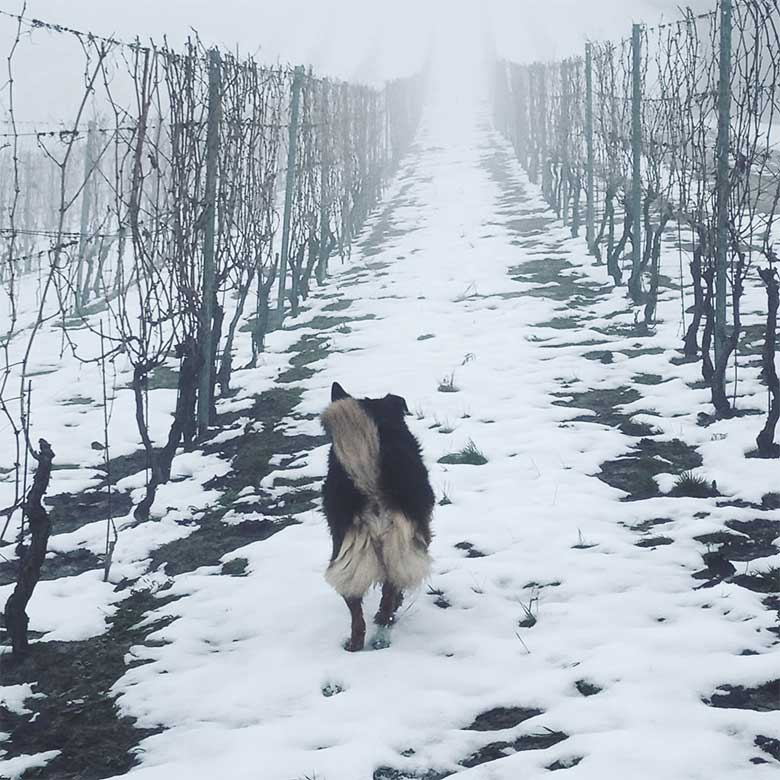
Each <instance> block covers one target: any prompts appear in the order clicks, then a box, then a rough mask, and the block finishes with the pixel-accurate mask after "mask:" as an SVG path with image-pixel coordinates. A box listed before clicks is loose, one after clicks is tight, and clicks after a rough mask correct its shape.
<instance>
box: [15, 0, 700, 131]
mask: <svg viewBox="0 0 780 780" xmlns="http://www.w3.org/2000/svg"><path fill="white" fill-rule="evenodd" d="M692 2H693V4H694V7H695V9H696V10H706V9H708V8H710V7H711V6H712V4H713V3H714V0H692ZM0 8H2V9H4V10H8V11H16V12H18V11H19V10H20V9H21V1H20V0H0ZM26 15H27V16H28V17H36V16H37V17H40V18H41V19H44V20H46V21H51V22H54V23H59V24H63V25H67V26H70V27H75V28H78V29H83V30H89V31H92V32H95V33H97V34H100V35H105V36H110V35H115V36H117V37H118V38H121V39H125V40H132V39H133V38H134V37H135V36H140V37H141V38H142V39H148V38H149V37H150V36H151V37H154V38H155V39H158V40H159V39H161V38H162V36H164V35H167V36H168V37H169V41H170V43H171V44H172V45H174V46H178V45H180V44H181V43H182V41H183V40H184V39H185V38H186V37H187V36H188V35H189V34H191V32H192V30H193V29H194V30H197V31H198V33H199V34H200V36H201V38H202V40H203V41H204V43H206V44H207V45H214V44H217V45H219V46H221V47H223V48H225V49H231V50H235V49H236V48H238V49H239V50H240V51H243V52H248V53H252V54H254V55H255V57H256V58H257V59H258V60H259V61H261V62H266V63H276V62H282V63H289V64H299V63H300V64H305V65H312V66H313V67H314V69H315V71H316V72H317V73H318V74H321V75H330V76H335V77H338V78H342V79H346V80H349V81H362V82H367V83H374V84H378V83H381V82H383V81H385V80H386V79H388V78H393V77H395V76H402V75H406V74H409V73H412V72H414V71H416V70H417V69H418V68H419V67H420V65H421V63H422V62H423V60H424V58H425V56H426V54H427V53H429V52H433V53H434V55H435V57H434V59H435V63H434V64H435V65H437V68H436V69H437V71H438V73H437V75H438V78H437V79H436V82H435V83H436V84H437V89H444V88H445V87H446V88H447V89H449V90H451V91H453V93H457V91H458V90H461V91H464V92H468V91H469V90H470V91H471V92H472V93H474V92H478V91H480V87H479V83H480V82H479V78H478V74H477V73H476V71H478V70H480V69H481V68H482V66H483V65H484V64H485V63H486V59H485V52H486V51H490V50H491V49H492V48H493V47H495V49H496V50H497V51H498V52H499V54H502V55H504V56H508V57H510V58H511V59H514V60H517V61H533V60H536V59H544V60H551V59H556V58H559V57H563V56H567V55H571V54H575V53H578V52H581V51H582V48H583V45H584V42H585V40H586V39H587V38H591V39H601V38H620V37H625V36H628V35H629V34H630V30H631V23H632V22H633V21H647V22H649V23H654V22H657V21H660V20H661V19H662V18H664V17H666V18H670V17H671V18H676V17H677V15H678V11H677V2H675V0H583V2H577V1H576V0H449V1H448V0H391V1H390V2H388V1H387V0H385V2H377V1H376V0H210V2H205V1H204V0H28V6H27V12H26ZM13 30H14V25H13V22H11V21H10V20H8V19H3V18H0V68H1V69H2V70H0V107H2V106H4V105H5V104H6V97H7V95H6V91H5V90H4V89H3V88H2V80H3V79H2V74H3V71H4V60H5V57H6V55H7V52H8V48H9V46H10V44H11V41H12V39H13V38H12V35H13ZM15 77H16V79H17V84H16V105H17V112H16V113H17V119H20V120H23V121H29V122H31V123H33V124H35V125H36V127H38V126H42V125H44V124H55V123H57V122H59V121H62V120H64V121H66V122H67V121H69V120H70V118H71V117H72V115H73V111H74V108H75V105H77V104H78V100H79V99H80V97H81V95H82V94H83V89H82V84H83V56H82V54H81V51H80V48H79V44H78V42H77V41H76V40H75V39H73V38H71V37H69V36H62V35H57V34H51V33H48V32H46V31H41V30H37V31H35V32H34V33H33V34H32V36H31V37H29V38H25V39H24V40H23V41H22V45H21V46H20V50H19V54H18V56H17V57H16V61H15ZM445 82H447V83H446V84H445ZM482 91H484V90H482ZM454 96H455V97H458V96H457V95H454ZM461 102H462V98H461Z"/></svg>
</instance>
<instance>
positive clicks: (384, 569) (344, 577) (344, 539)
mask: <svg viewBox="0 0 780 780" xmlns="http://www.w3.org/2000/svg"><path fill="white" fill-rule="evenodd" d="M408 414H409V410H408V408H407V406H406V401H405V400H404V399H403V398H401V397H400V396H398V395H386V396H385V397H384V398H353V397H352V396H350V395H349V394H348V393H346V392H345V391H344V390H343V388H342V387H341V385H339V384H338V383H337V382H334V383H333V387H332V389H331V403H330V405H329V406H328V408H327V409H325V411H324V412H323V413H322V417H321V419H322V424H323V427H324V428H325V430H326V432H327V433H328V434H329V435H330V437H331V440H332V444H333V446H332V447H331V450H330V454H329V457H328V475H327V477H326V479H325V485H324V488H323V500H324V508H325V517H326V518H327V521H328V527H329V528H330V533H331V536H332V538H333V554H332V556H331V560H330V565H329V566H328V570H327V572H326V574H325V579H326V580H327V581H328V582H329V583H330V585H332V586H333V587H334V588H335V589H336V590H337V591H338V592H339V593H340V594H341V595H342V596H343V598H344V600H345V601H346V603H347V607H349V612H350V615H351V616H352V634H351V636H350V638H349V640H348V641H347V643H346V644H345V647H346V649H347V650H353V651H354V650H361V649H362V648H363V645H364V643H365V635H366V623H365V620H364V619H363V596H364V595H365V593H366V591H367V590H368V589H369V588H370V587H371V586H372V585H377V584H380V583H381V585H382V599H381V602H380V605H379V611H378V612H377V613H376V616H375V618H374V622H375V623H376V624H377V625H378V626H380V627H387V626H390V625H391V624H392V623H393V622H394V620H395V613H396V611H397V610H398V608H399V607H400V606H401V602H402V601H403V593H404V591H406V590H410V589H413V588H416V587H417V586H419V585H420V584H421V583H422V582H423V580H424V579H425V578H426V577H427V576H428V573H429V570H430V558H429V556H428V545H429V544H430V541H431V528H430V525H431V513H432V511H433V505H434V496H433V490H432V489H431V485H430V483H429V481H428V471H427V469H426V468H425V464H424V463H423V460H422V456H421V453H420V445H419V444H418V442H417V439H415V437H414V436H413V434H412V433H411V431H410V430H409V428H407V426H406V422H405V420H404V416H406V415H408Z"/></svg>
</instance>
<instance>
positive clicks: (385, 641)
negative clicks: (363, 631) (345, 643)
mask: <svg viewBox="0 0 780 780" xmlns="http://www.w3.org/2000/svg"><path fill="white" fill-rule="evenodd" d="M371 647H372V648H373V649H374V650H384V649H385V648H387V647H390V628H389V627H388V626H379V628H377V630H376V634H374V636H373V638H372V639H371Z"/></svg>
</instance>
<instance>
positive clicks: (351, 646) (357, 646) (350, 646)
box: [344, 636, 365, 653]
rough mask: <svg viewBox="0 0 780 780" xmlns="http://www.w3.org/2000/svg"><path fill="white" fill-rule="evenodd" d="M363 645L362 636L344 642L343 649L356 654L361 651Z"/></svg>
mask: <svg viewBox="0 0 780 780" xmlns="http://www.w3.org/2000/svg"><path fill="white" fill-rule="evenodd" d="M364 645H365V639H364V637H362V636H361V637H359V638H355V637H353V638H352V639H347V641H346V642H344V649H345V650H346V651H347V652H350V653H357V652H359V651H360V650H362V649H363V647H364Z"/></svg>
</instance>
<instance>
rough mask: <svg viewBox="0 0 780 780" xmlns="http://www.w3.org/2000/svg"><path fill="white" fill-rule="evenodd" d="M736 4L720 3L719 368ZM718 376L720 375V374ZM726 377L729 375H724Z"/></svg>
mask: <svg viewBox="0 0 780 780" xmlns="http://www.w3.org/2000/svg"><path fill="white" fill-rule="evenodd" d="M731 16H732V0H721V2H720V55H719V66H720V76H719V80H718V138H717V147H716V148H717V152H716V159H717V174H716V175H717V199H716V209H717V212H716V215H717V216H716V227H717V236H716V247H715V331H714V334H713V335H714V342H715V366H716V367H717V366H718V365H719V361H720V360H723V359H724V355H725V352H726V265H727V263H726V260H727V257H728V246H729V140H730V139H729V124H730V122H731ZM715 373H716V376H717V375H718V371H717V370H716V372H715ZM721 376H722V377H725V371H723V372H721Z"/></svg>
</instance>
